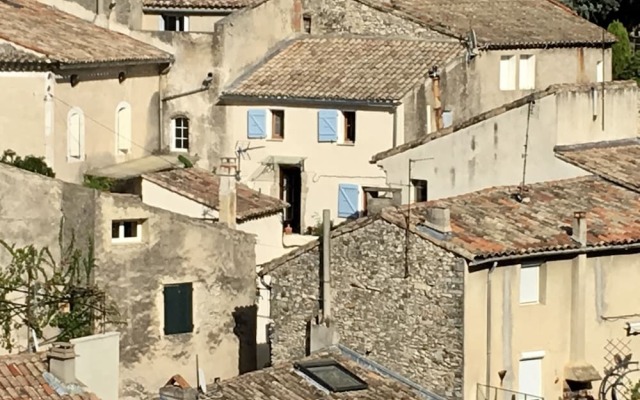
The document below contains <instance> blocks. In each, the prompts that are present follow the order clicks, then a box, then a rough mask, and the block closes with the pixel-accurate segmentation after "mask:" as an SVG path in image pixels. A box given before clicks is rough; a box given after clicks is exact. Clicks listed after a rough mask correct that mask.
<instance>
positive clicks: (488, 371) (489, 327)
mask: <svg viewBox="0 0 640 400" xmlns="http://www.w3.org/2000/svg"><path fill="white" fill-rule="evenodd" d="M497 266H498V262H497V261H496V262H494V263H493V265H492V266H491V268H489V271H487V360H486V362H487V364H486V370H487V371H486V377H485V381H486V382H485V385H486V387H487V394H486V398H487V399H489V395H490V393H489V387H490V386H491V277H492V275H493V271H494V270H495V269H496V267H497Z"/></svg>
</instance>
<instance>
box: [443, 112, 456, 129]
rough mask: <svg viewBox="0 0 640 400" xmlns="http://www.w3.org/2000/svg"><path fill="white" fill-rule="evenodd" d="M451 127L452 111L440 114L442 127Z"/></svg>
mask: <svg viewBox="0 0 640 400" xmlns="http://www.w3.org/2000/svg"><path fill="white" fill-rule="evenodd" d="M451 125H453V111H451V110H444V111H443V112H442V127H443V128H448V127H450V126H451Z"/></svg>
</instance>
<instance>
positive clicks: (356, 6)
mask: <svg viewBox="0 0 640 400" xmlns="http://www.w3.org/2000/svg"><path fill="white" fill-rule="evenodd" d="M303 6H304V12H305V13H307V14H309V15H311V33H312V34H323V33H355V34H366V35H389V36H412V37H420V38H436V37H444V36H443V35H441V34H439V33H437V32H434V31H431V30H429V29H427V28H425V27H423V26H421V25H420V24H418V23H416V22H413V21H410V20H408V19H405V18H402V17H400V16H398V15H394V14H393V13H389V12H385V11H383V10H379V9H376V8H374V7H371V6H368V5H366V4H364V3H361V2H359V1H357V0H306V1H303Z"/></svg>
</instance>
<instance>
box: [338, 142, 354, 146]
mask: <svg viewBox="0 0 640 400" xmlns="http://www.w3.org/2000/svg"><path fill="white" fill-rule="evenodd" d="M337 145H338V146H347V147H353V146H355V145H356V142H344V143H337Z"/></svg>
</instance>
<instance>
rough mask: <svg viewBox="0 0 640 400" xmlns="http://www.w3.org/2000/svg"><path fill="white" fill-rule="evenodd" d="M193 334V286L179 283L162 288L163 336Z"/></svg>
mask: <svg viewBox="0 0 640 400" xmlns="http://www.w3.org/2000/svg"><path fill="white" fill-rule="evenodd" d="M188 332H193V285H192V284H191V283H179V284H174V285H165V287H164V334H165V335H174V334H178V333H188Z"/></svg>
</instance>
